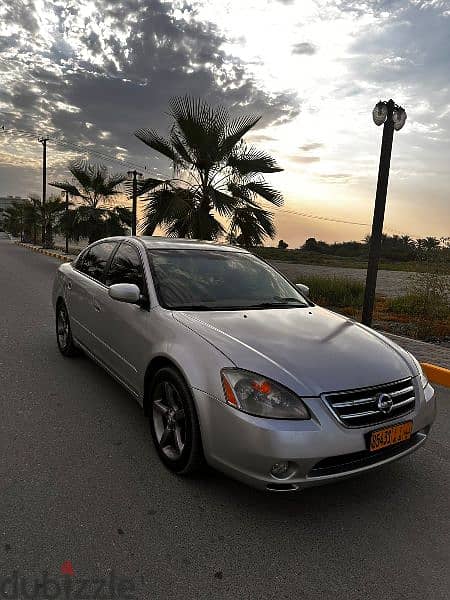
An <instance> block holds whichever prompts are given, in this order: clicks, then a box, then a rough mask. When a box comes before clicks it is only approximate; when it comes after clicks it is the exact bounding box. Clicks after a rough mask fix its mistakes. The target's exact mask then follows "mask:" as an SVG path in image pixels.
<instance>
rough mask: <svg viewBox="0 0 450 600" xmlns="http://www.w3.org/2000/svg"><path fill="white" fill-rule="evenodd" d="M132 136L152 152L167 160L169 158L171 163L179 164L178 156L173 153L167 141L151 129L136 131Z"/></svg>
mask: <svg viewBox="0 0 450 600" xmlns="http://www.w3.org/2000/svg"><path fill="white" fill-rule="evenodd" d="M134 135H135V136H136V137H137V138H138V139H139V140H141V142H144V144H146V145H147V146H149V147H150V148H153V150H156V151H157V152H159V153H160V154H163V155H164V156H166V157H167V158H170V160H172V161H173V162H179V156H178V155H177V153H176V152H175V150H174V148H173V147H172V145H171V143H170V141H169V140H166V139H164V138H163V137H161V136H160V135H158V134H157V133H156V132H155V131H153V130H151V129H138V130H137V131H135V132H134Z"/></svg>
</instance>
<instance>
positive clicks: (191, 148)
mask: <svg viewBox="0 0 450 600" xmlns="http://www.w3.org/2000/svg"><path fill="white" fill-rule="evenodd" d="M169 106H170V114H171V116H172V117H173V119H174V121H175V124H174V130H175V132H176V135H177V136H178V138H179V140H180V141H182V142H184V144H183V145H184V147H185V149H186V151H187V152H188V153H189V155H190V157H191V162H195V164H197V165H198V166H199V167H200V168H204V169H208V168H210V167H211V166H212V165H213V164H214V162H216V161H217V160H218V151H219V148H220V144H221V143H222V140H223V137H224V132H225V127H226V124H227V121H228V118H229V116H228V111H227V110H226V109H225V107H223V106H218V107H211V106H209V105H208V104H207V103H206V102H205V101H204V100H202V99H200V98H192V97H190V96H178V97H175V98H172V99H171V101H170V104H169Z"/></svg>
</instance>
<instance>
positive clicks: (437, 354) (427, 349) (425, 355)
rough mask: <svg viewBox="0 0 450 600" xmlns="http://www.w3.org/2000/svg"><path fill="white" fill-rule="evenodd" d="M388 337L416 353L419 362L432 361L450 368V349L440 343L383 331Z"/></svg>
mask: <svg viewBox="0 0 450 600" xmlns="http://www.w3.org/2000/svg"><path fill="white" fill-rule="evenodd" d="M381 333H383V335H385V336H386V337H388V338H390V339H391V340H392V341H393V342H395V343H396V344H398V345H399V346H401V347H402V348H404V349H405V350H408V352H411V354H414V356H415V357H416V358H417V360H418V361H419V362H426V363H431V364H433V365H438V366H439V367H444V368H445V369H450V349H449V348H444V347H442V346H439V345H438V344H429V343H428V342H421V341H419V340H412V339H411V338H407V337H403V336H401V335H394V334H392V333H385V332H381Z"/></svg>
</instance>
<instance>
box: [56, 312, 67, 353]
mask: <svg viewBox="0 0 450 600" xmlns="http://www.w3.org/2000/svg"><path fill="white" fill-rule="evenodd" d="M56 334H57V336H58V344H59V347H60V348H61V349H62V350H64V349H65V348H66V347H67V345H68V343H69V335H70V330H69V319H68V317H67V312H66V310H65V309H64V307H61V308H60V309H59V310H58V318H57V321H56Z"/></svg>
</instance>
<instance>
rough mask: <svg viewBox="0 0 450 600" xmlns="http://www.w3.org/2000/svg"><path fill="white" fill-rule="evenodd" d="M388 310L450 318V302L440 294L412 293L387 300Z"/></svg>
mask: <svg viewBox="0 0 450 600" xmlns="http://www.w3.org/2000/svg"><path fill="white" fill-rule="evenodd" d="M386 308H387V310H388V311H389V312H393V313H397V314H400V315H405V316H410V317H419V318H423V319H431V320H433V319H444V320H445V319H450V303H449V302H448V301H447V300H446V298H443V297H442V296H441V295H438V294H419V293H416V294H414V293H411V294H406V295H405V296H398V297H397V298H390V299H389V300H388V301H387V306H386Z"/></svg>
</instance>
